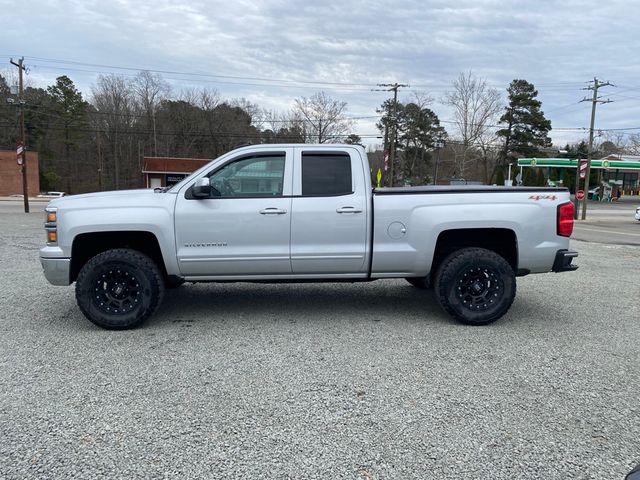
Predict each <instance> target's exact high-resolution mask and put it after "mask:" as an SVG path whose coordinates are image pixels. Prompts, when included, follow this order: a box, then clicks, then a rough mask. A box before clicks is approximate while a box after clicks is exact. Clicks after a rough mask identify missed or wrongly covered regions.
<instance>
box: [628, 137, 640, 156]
mask: <svg viewBox="0 0 640 480" xmlns="http://www.w3.org/2000/svg"><path fill="white" fill-rule="evenodd" d="M625 152H626V153H628V154H629V155H640V134H638V133H635V134H633V135H629V138H628V140H627V145H626V146H625Z"/></svg>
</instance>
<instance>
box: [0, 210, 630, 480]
mask: <svg viewBox="0 0 640 480" xmlns="http://www.w3.org/2000/svg"><path fill="white" fill-rule="evenodd" d="M18 212H19V208H14V207H9V206H0V258H1V259H2V261H1V264H0V302H1V305H2V308H0V478H9V479H25V478H38V479H40V478H42V479H47V478H64V479H66V478H87V479H94V478H178V479H182V478H252V479H256V478H300V479H303V478H304V479H307V478H323V479H334V478H350V479H369V480H370V479H383V478H385V479H389V478H392V479H396V478H420V479H449V478H450V479H460V478H465V479H467V478H469V479H471V478H477V479H488V478H491V479H514V478H524V479H540V478H544V479H571V478H575V479H618V478H620V479H621V478H623V477H624V474H625V473H626V472H627V471H629V470H630V469H631V467H632V466H633V465H634V464H636V463H638V462H640V421H639V419H640V404H639V402H638V398H639V385H640V353H639V352H640V349H639V348H638V345H640V333H639V329H638V321H639V320H640V308H639V301H638V300H639V298H640V287H639V284H638V279H639V274H638V272H640V247H633V246H607V245H602V244H595V243H582V242H574V243H573V247H574V248H576V249H577V250H579V251H580V254H581V256H580V258H579V259H578V262H577V263H579V264H580V265H581V268H580V269H579V270H578V271H577V272H575V273H569V274H560V275H556V274H547V275H536V276H530V277H526V278H522V279H519V280H518V289H519V293H518V296H517V298H516V301H515V303H514V305H513V307H512V309H511V311H510V312H509V314H508V315H507V316H505V317H504V318H503V319H501V320H500V321H499V322H497V323H495V324H493V325H491V326H488V327H481V328H474V327H466V326H463V325H459V324H457V323H454V322H453V321H452V320H450V319H449V318H448V317H447V316H446V315H445V314H443V313H442V312H441V311H440V310H439V308H438V307H437V306H436V303H435V299H434V297H433V295H432V294H431V293H430V292H426V293H425V292H423V291H419V290H417V289H414V288H413V287H411V286H409V285H408V284H406V283H405V282H404V281H402V280H398V281H380V282H374V283H370V284H353V285H349V284H317V285H315V284H302V285H252V284H222V285H215V284H210V285H192V286H184V287H182V288H180V289H178V290H175V291H168V292H167V296H166V298H165V302H164V305H163V307H162V309H161V311H160V312H159V314H157V315H156V316H155V317H153V318H152V319H151V320H150V321H149V322H148V323H147V324H146V325H145V326H144V328H141V329H138V330H135V331H126V332H108V331H104V330H100V329H98V328H97V327H94V326H93V325H92V324H91V323H89V322H88V321H87V320H85V319H84V317H83V316H82V315H81V313H80V312H79V310H78V308H77V307H76V305H75V300H74V296H73V288H71V287H68V288H65V287H53V286H50V285H49V284H48V283H46V281H45V279H44V277H43V276H42V273H41V267H40V265H39V262H38V260H37V249H38V248H39V246H40V244H41V242H42V241H43V238H44V234H43V231H42V229H41V225H42V220H43V218H42V215H41V214H38V213H35V214H31V215H28V216H27V215H24V214H21V213H18Z"/></svg>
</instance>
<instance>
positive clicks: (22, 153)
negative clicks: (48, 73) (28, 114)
mask: <svg viewBox="0 0 640 480" xmlns="http://www.w3.org/2000/svg"><path fill="white" fill-rule="evenodd" d="M11 65H15V66H16V67H18V79H19V87H18V108H19V109H20V145H21V147H22V149H21V150H22V151H20V148H18V155H20V156H21V158H22V164H21V167H22V168H21V170H22V198H23V201H24V213H29V188H28V186H27V136H26V134H25V129H24V104H25V101H24V82H23V79H22V72H24V70H25V67H24V57H22V58H20V59H19V60H18V63H16V62H14V61H13V58H12V59H11Z"/></svg>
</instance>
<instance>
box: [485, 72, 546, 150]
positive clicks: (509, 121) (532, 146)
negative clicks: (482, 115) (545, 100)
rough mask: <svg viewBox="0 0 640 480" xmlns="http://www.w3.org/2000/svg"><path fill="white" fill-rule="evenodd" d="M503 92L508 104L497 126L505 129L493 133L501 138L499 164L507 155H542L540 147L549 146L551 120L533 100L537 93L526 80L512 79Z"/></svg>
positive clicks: (538, 102)
mask: <svg viewBox="0 0 640 480" xmlns="http://www.w3.org/2000/svg"><path fill="white" fill-rule="evenodd" d="M507 92H508V93H509V105H508V106H507V107H506V108H505V113H504V115H502V117H500V123H503V124H506V128H503V129H501V130H498V132H497V135H498V136H500V137H503V138H504V143H505V145H504V151H503V155H502V156H503V161H505V160H506V158H507V155H508V154H509V152H516V153H518V154H520V155H522V156H525V157H536V156H537V157H540V156H544V154H543V153H542V151H541V150H540V148H541V147H549V146H551V139H550V138H549V136H548V133H549V130H551V121H549V120H547V119H546V118H545V116H544V112H542V110H540V107H541V106H542V103H541V102H540V101H539V100H537V99H536V97H537V96H538V91H537V90H536V89H535V87H534V86H533V84H531V83H529V82H527V81H526V80H513V81H512V82H511V84H510V85H509V88H508V89H507Z"/></svg>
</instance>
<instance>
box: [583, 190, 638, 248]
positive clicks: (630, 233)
mask: <svg viewBox="0 0 640 480" xmlns="http://www.w3.org/2000/svg"><path fill="white" fill-rule="evenodd" d="M623 198H624V197H623ZM636 207H640V197H626V198H624V200H623V201H621V202H620V203H616V202H614V203H599V202H589V204H588V207H587V219H586V220H584V221H583V220H578V221H577V222H576V224H575V226H574V232H573V238H575V239H577V240H584V241H588V242H600V243H609V244H618V245H640V222H639V221H637V220H636V219H635V218H634V216H633V215H634V213H635V211H636ZM581 212H582V210H580V213H581Z"/></svg>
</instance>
